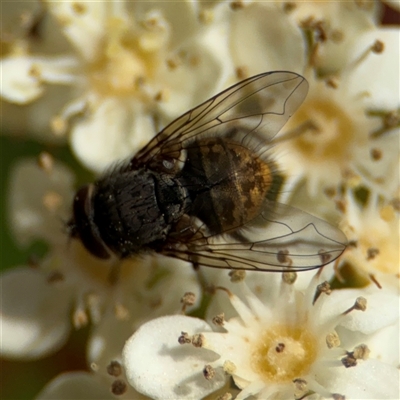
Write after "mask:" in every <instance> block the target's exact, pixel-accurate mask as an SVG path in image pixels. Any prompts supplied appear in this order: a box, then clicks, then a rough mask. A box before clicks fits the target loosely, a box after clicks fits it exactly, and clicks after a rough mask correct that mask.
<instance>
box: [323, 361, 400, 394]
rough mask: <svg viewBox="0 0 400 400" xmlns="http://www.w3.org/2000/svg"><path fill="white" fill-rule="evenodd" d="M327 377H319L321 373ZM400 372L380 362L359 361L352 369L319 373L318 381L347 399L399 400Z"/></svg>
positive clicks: (341, 368) (338, 369) (327, 370)
mask: <svg viewBox="0 0 400 400" xmlns="http://www.w3.org/2000/svg"><path fill="white" fill-rule="evenodd" d="M320 372H321V374H322V373H325V375H324V376H323V377H322V376H319V373H320ZM399 374H400V371H399V370H398V369H397V368H395V367H393V366H391V365H388V364H384V363H382V362H380V361H378V360H366V361H359V363H358V365H356V366H355V367H351V368H344V367H339V368H336V369H334V370H333V369H325V370H324V371H318V373H317V374H316V375H317V380H318V381H319V382H320V383H323V385H324V386H325V388H327V389H328V390H330V391H331V392H332V393H339V394H341V395H343V396H345V397H346V399H363V400H364V399H365V400H366V399H398V398H399V387H400V386H399V385H400V380H399V378H400V376H399Z"/></svg>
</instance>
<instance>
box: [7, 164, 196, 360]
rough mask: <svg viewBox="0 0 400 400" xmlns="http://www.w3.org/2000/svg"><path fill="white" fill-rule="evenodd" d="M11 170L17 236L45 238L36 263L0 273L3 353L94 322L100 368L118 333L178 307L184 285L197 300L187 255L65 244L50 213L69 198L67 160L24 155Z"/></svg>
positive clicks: (18, 352) (93, 345)
mask: <svg viewBox="0 0 400 400" xmlns="http://www.w3.org/2000/svg"><path fill="white" fill-rule="evenodd" d="M12 178H13V179H12V182H13V183H12V191H11V193H10V199H12V201H10V211H9V214H10V219H11V221H12V222H13V229H14V233H15V235H16V238H17V239H19V242H20V243H21V244H22V245H28V244H29V243H30V242H31V241H32V240H34V239H38V238H40V239H45V240H46V242H47V244H48V245H49V251H48V254H47V255H46V256H45V257H44V259H43V260H40V261H38V262H37V264H36V265H35V267H36V268H34V269H33V268H31V267H28V266H25V267H20V268H15V269H11V270H9V271H7V272H5V273H4V274H2V275H1V277H0V283H1V285H2V287H3V288H4V290H3V292H2V301H3V303H2V314H1V321H0V322H1V326H2V329H1V339H2V340H1V347H2V348H1V350H2V354H3V355H4V356H7V357H11V358H22V359H27V358H28V359H29V358H38V357H42V356H44V355H46V354H48V353H51V352H54V351H55V350H56V349H58V348H59V347H60V346H61V345H62V344H63V343H64V342H65V340H66V339H67V337H68V334H69V331H70V329H71V326H74V327H75V328H80V327H81V326H84V325H86V324H88V323H89V322H92V323H93V324H94V328H93V331H92V335H91V337H90V341H89V347H88V358H89V361H90V363H91V365H92V366H93V368H94V365H97V367H98V368H100V367H103V366H104V364H105V363H108V362H109V360H110V359H114V358H116V357H120V353H121V349H122V346H123V343H124V341H125V340H126V338H128V337H129V335H130V334H131V333H132V330H134V329H136V328H137V327H138V326H139V325H140V324H142V323H143V322H144V321H146V320H148V319H150V318H152V316H153V317H154V316H159V315H164V314H168V313H171V312H177V311H179V310H180V309H181V308H182V304H181V303H180V300H181V298H182V296H183V295H184V294H185V292H191V293H193V294H194V298H195V300H194V302H193V306H196V305H197V304H198V302H199V300H200V287H199V283H198V282H197V279H196V276H195V273H194V271H193V270H192V268H191V267H190V265H188V264H187V263H184V262H180V261H175V260H172V259H166V258H156V257H151V256H150V257H142V258H140V259H136V260H125V261H124V262H122V261H121V262H119V263H117V264H114V265H112V264H110V263H109V262H104V261H101V260H98V259H96V258H94V257H92V256H91V255H90V254H88V252H87V251H86V250H85V249H83V246H82V245H81V244H80V243H79V242H77V241H75V240H70V243H69V244H68V238H67V236H66V234H65V233H63V232H62V224H61V223H60V221H59V220H58V218H56V216H57V215H60V214H61V215H63V214H64V213H66V210H67V209H69V207H70V204H71V203H70V200H71V197H72V191H71V187H70V186H69V185H70V183H71V174H70V173H69V171H68V170H67V169H66V168H65V167H63V166H62V165H60V164H59V163H55V164H54V166H52V167H51V168H50V169H49V170H48V171H47V172H46V171H44V170H41V169H40V168H39V166H38V165H37V164H36V163H34V162H33V161H22V162H21V163H20V164H19V165H17V166H16V168H15V171H14V173H13V174H12ZM56 178H57V179H56ZM62 183H64V184H65V185H64V186H63V185H62ZM49 193H51V196H50V195H49ZM49 198H50V200H49ZM112 268H114V269H113V270H112ZM116 268H120V273H119V279H117V281H116V282H113V280H112V279H111V277H110V273H112V272H111V271H114V272H116V271H117V269H116ZM71 309H72V320H71Z"/></svg>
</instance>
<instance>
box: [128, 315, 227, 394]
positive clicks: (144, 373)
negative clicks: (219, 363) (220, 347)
mask: <svg viewBox="0 0 400 400" xmlns="http://www.w3.org/2000/svg"><path fill="white" fill-rule="evenodd" d="M210 330H211V328H210V326H209V325H208V324H207V323H206V322H204V321H202V320H200V319H196V318H190V317H186V316H182V315H176V316H167V317H161V318H157V319H155V320H152V321H150V322H148V323H146V324H144V325H142V326H141V327H140V328H139V329H138V330H137V332H136V333H135V334H134V335H133V336H132V337H131V338H130V339H129V340H128V341H127V343H126V345H125V348H124V352H123V359H124V365H125V368H126V375H127V379H128V381H129V383H130V384H131V385H132V386H133V387H134V388H135V389H136V390H137V391H139V392H141V393H143V394H145V395H147V396H149V397H151V398H152V399H175V400H178V399H182V400H186V399H199V398H203V397H204V396H206V395H207V394H209V393H212V392H214V391H215V390H217V389H219V388H220V387H222V386H223V385H224V382H225V378H224V376H223V374H220V373H218V371H217V374H216V376H215V378H214V379H212V380H210V381H208V380H206V379H205V378H204V376H203V374H202V370H203V368H204V366H205V365H206V364H209V363H211V362H213V361H215V359H216V358H217V355H216V354H214V353H213V352H210V351H208V350H206V349H202V348H195V347H193V346H192V345H190V344H188V345H180V344H179V343H178V337H179V336H180V335H181V332H188V333H189V335H193V334H194V333H199V332H204V331H210ZM219 372H220V371H219Z"/></svg>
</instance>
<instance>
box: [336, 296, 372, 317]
mask: <svg viewBox="0 0 400 400" xmlns="http://www.w3.org/2000/svg"><path fill="white" fill-rule="evenodd" d="M366 309H367V299H366V298H365V297H357V299H356V301H355V303H354V305H353V306H352V307H350V308H349V309H348V310H346V311H345V312H343V313H342V315H346V314H349V313H350V312H351V311H353V310H358V311H365V310H366Z"/></svg>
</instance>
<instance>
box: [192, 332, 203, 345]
mask: <svg viewBox="0 0 400 400" xmlns="http://www.w3.org/2000/svg"><path fill="white" fill-rule="evenodd" d="M204 343H205V337H204V335H203V334H202V333H197V334H196V335H193V336H192V345H193V346H194V347H203V346H204Z"/></svg>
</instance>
